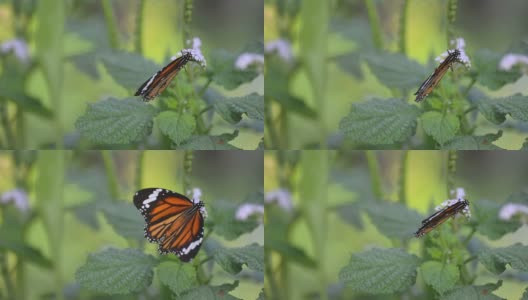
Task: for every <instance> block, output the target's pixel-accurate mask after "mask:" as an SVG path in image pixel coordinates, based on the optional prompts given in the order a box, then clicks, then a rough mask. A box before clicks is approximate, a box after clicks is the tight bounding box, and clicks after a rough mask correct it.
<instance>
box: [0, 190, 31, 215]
mask: <svg viewBox="0 0 528 300" xmlns="http://www.w3.org/2000/svg"><path fill="white" fill-rule="evenodd" d="M9 201H11V202H13V203H14V204H15V206H16V207H17V208H18V210H20V211H21V212H22V213H25V212H27V211H28V210H29V199H28V195H27V193H26V191H24V190H22V189H13V190H10V191H7V192H4V193H3V194H2V196H1V197H0V203H4V204H7V203H9Z"/></svg>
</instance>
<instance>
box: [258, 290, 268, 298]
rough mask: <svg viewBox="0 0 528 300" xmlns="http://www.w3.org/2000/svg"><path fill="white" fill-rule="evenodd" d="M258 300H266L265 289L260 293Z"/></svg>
mask: <svg viewBox="0 0 528 300" xmlns="http://www.w3.org/2000/svg"><path fill="white" fill-rule="evenodd" d="M257 300H266V296H265V295H264V289H262V290H261V291H260V293H259V295H258V298H257Z"/></svg>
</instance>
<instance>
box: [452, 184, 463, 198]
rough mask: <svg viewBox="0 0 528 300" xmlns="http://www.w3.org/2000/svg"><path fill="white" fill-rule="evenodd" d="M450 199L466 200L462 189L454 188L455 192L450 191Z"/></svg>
mask: <svg viewBox="0 0 528 300" xmlns="http://www.w3.org/2000/svg"><path fill="white" fill-rule="evenodd" d="M451 197H455V198H456V199H464V198H466V191H465V190H464V188H461V187H459V188H456V189H455V190H453V191H451Z"/></svg>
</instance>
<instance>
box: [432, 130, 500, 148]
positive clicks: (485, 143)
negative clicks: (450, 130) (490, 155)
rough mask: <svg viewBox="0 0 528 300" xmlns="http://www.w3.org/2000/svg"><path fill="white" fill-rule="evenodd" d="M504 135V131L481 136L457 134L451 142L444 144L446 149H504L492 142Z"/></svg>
mask: <svg viewBox="0 0 528 300" xmlns="http://www.w3.org/2000/svg"><path fill="white" fill-rule="evenodd" d="M501 136H502V131H501V130H499V132H497V134H493V133H489V134H486V135H480V136H472V135H468V136H457V137H455V138H454V139H453V140H452V141H450V142H449V143H447V144H445V145H443V146H442V149H444V150H504V149H502V148H500V147H498V146H496V145H495V144H493V143H492V142H494V141H496V140H498V139H499V138H500V137H501Z"/></svg>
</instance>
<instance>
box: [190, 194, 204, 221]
mask: <svg viewBox="0 0 528 300" xmlns="http://www.w3.org/2000/svg"><path fill="white" fill-rule="evenodd" d="M187 194H189V195H191V199H192V202H193V203H194V204H198V203H200V202H202V200H201V198H202V190H201V189H200V188H197V187H195V188H193V189H192V190H191V191H187ZM200 211H201V212H202V215H203V217H204V218H207V210H206V209H205V206H202V207H200Z"/></svg>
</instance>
